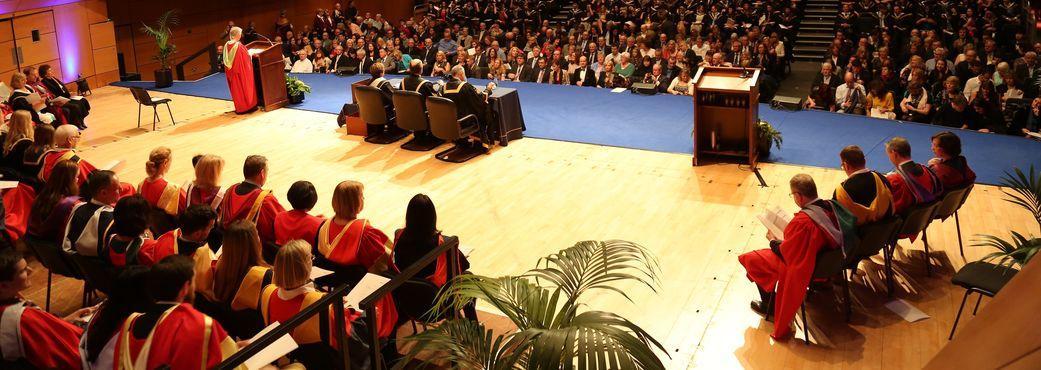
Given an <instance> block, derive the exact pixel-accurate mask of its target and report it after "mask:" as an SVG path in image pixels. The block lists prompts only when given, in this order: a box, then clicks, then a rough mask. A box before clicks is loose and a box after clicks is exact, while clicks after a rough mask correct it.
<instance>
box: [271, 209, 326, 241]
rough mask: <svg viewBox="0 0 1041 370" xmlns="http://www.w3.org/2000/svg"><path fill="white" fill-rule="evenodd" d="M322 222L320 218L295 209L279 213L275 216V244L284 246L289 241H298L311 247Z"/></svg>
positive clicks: (323, 220)
mask: <svg viewBox="0 0 1041 370" xmlns="http://www.w3.org/2000/svg"><path fill="white" fill-rule="evenodd" d="M322 222H325V219H324V218H322V217H317V216H312V215H309V214H307V212H304V211H299V210H295V209H294V210H289V211H286V212H282V213H279V214H278V215H276V216H275V225H274V228H275V244H278V245H286V243H288V242H289V241H290V240H296V239H299V240H303V241H305V242H307V244H311V246H312V247H313V246H314V243H315V238H317V237H318V228H319V227H321V226H322Z"/></svg>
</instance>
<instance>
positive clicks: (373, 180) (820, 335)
mask: <svg viewBox="0 0 1041 370" xmlns="http://www.w3.org/2000/svg"><path fill="white" fill-rule="evenodd" d="M154 94H155V96H156V97H171V98H172V99H173V102H172V103H171V106H172V108H173V114H174V117H175V118H177V120H178V121H177V124H176V125H175V126H172V125H170V123H169V118H168V116H164V115H162V114H160V116H161V117H162V118H163V119H164V122H162V123H161V124H160V125H159V126H160V127H159V130H158V131H155V132H152V131H151V130H150V128H151V121H150V118H148V117H149V116H150V114H151V112H150V111H148V112H146V113H143V114H141V117H142V120H143V121H144V124H143V126H145V127H147V129H138V128H136V125H137V123H136V118H134V113H136V112H137V110H136V108H135V103H134V102H133V99H132V98H131V95H130V93H129V91H128V90H125V89H122V88H117V87H105V88H100V89H96V90H95V94H94V95H93V96H91V97H90V99H91V105H92V106H93V107H94V108H93V110H92V114H91V116H90V117H89V120H88V124H89V125H90V129H89V130H87V131H86V133H85V140H84V145H83V146H84V147H83V148H82V149H83V150H82V156H83V157H84V158H86V159H88V160H90V161H92V162H94V163H98V164H102V163H107V162H109V161H111V160H115V159H125V160H127V162H128V166H126V167H125V168H124V169H123V170H122V172H120V173H119V176H120V177H121V179H122V180H123V181H128V182H131V183H135V184H136V183H137V182H138V181H140V180H141V179H142V178H143V177H144V165H143V163H144V161H145V160H146V158H147V155H148V152H149V151H150V150H151V149H152V148H153V147H155V146H158V145H165V146H168V147H170V148H171V149H173V153H174V163H173V166H172V168H171V171H170V174H169V175H168V178H169V179H170V180H171V181H173V182H178V183H179V182H183V181H185V180H188V179H190V178H191V176H192V172H191V162H190V159H191V157H192V156H193V155H195V154H201V153H212V154H218V155H221V156H223V157H224V158H225V159H226V160H227V166H226V168H225V172H224V179H223V182H224V183H225V184H231V183H234V182H237V181H240V180H241V170H240V168H241V164H242V161H243V159H244V158H245V157H246V156H247V155H249V154H263V155H265V156H267V157H268V159H269V160H270V175H269V178H270V180H269V183H268V184H267V186H266V188H269V189H271V190H273V191H274V194H275V195H276V196H277V197H278V198H279V199H280V200H282V201H283V204H287V203H286V202H285V192H286V190H287V189H288V188H289V185H290V184H291V183H292V182H294V181H297V180H309V181H311V182H313V183H314V184H315V186H316V187H317V189H318V194H319V202H318V206H317V207H316V209H315V212H316V213H323V214H326V215H329V214H331V213H332V212H331V206H330V204H329V202H330V195H331V193H332V189H333V187H334V186H335V184H337V183H338V182H340V181H342V180H347V179H351V180H358V181H361V182H362V183H364V184H365V210H364V211H363V212H362V217H365V218H368V219H369V220H371V221H372V223H373V225H375V226H376V227H378V228H380V229H382V230H383V231H384V232H387V233H391V232H392V231H393V230H394V229H396V228H399V227H401V226H402V224H403V223H404V213H405V206H406V205H407V203H408V201H409V199H410V198H411V197H412V196H413V195H414V194H416V193H425V194H427V195H429V196H430V197H431V198H432V199H433V200H434V202H435V204H436V205H437V208H438V211H439V216H440V217H439V227H440V228H442V229H443V230H444V231H445V233H447V234H454V235H459V236H460V239H461V242H462V244H463V245H468V246H473V247H475V248H476V251H475V252H474V253H473V255H472V257H471V264H472V270H473V271H474V272H475V273H478V274H486V275H503V274H517V273H521V272H523V271H525V270H526V269H528V268H531V267H533V266H534V264H535V262H536V261H537V259H538V258H539V257H541V256H544V255H546V254H548V253H551V252H554V251H557V250H559V249H561V248H564V247H568V246H570V245H572V244H574V243H575V242H577V241H580V240H602V239H625V240H630V241H634V242H637V243H640V244H642V245H644V246H646V247H648V248H649V249H650V250H652V251H653V252H654V254H655V255H656V256H657V257H658V259H659V261H660V265H661V271H662V278H663V279H662V282H661V285H660V287H658V289H657V290H658V292H657V293H655V292H652V291H650V290H648V289H642V288H640V287H638V286H635V285H633V286H624V287H623V288H624V289H625V290H626V291H627V292H629V294H630V297H631V298H632V300H633V302H631V303H630V302H628V301H626V300H625V299H623V298H620V297H617V296H615V295H611V294H607V293H598V294H595V295H591V296H590V297H588V299H586V303H587V304H588V305H589V306H588V307H590V308H591V309H604V310H610V311H613V312H616V313H618V314H621V315H623V316H625V317H627V318H629V319H631V320H632V321H634V322H636V323H637V324H639V325H641V326H643V327H644V328H645V329H647V330H648V331H649V332H650V333H651V334H653V335H654V336H655V337H656V338H658V339H659V340H660V341H662V343H663V345H665V347H666V348H667V350H668V358H667V359H666V361H667V363H668V365H669V368H670V369H685V368H696V369H721V368H741V367H744V368H756V369H777V368H785V369H881V368H883V367H884V368H887V369H902V368H920V367H921V366H923V365H924V364H925V363H926V362H927V361H928V360H929V359H930V358H931V357H932V356H933V355H934V354H935V353H936V352H937V351H938V350H939V348H940V347H941V346H943V345H944V343H946V338H947V331H948V330H949V328H950V325H951V323H952V322H953V316H954V313H955V312H956V310H957V305H958V304H959V303H960V299H961V295H962V292H963V291H962V290H960V289H956V288H953V287H952V286H951V284H950V277H951V274H952V273H953V271H954V270H955V269H957V268H959V267H961V266H963V265H964V264H965V261H964V260H962V258H961V257H960V256H959V254H958V251H957V238H956V236H955V232H954V230H955V227H954V222H953V220H948V221H947V222H944V223H942V224H941V223H934V224H933V227H931V228H930V229H929V240H930V246H931V249H932V250H933V253H932V255H931V256H930V257H931V259H932V261H933V263H934V264H935V265H936V267H935V268H934V274H933V276H932V277H927V276H926V275H925V271H924V260H923V253H922V243H921V241H918V242H916V243H914V244H913V245H912V244H908V243H907V242H906V241H903V242H901V248H900V250H899V251H898V253H897V263H896V267H897V271H898V276H899V279H900V282H901V284H900V292H899V293H898V294H897V297H898V298H902V299H905V300H908V301H909V302H911V303H912V304H914V305H915V306H916V307H918V308H919V309H921V310H922V311H924V312H925V313H926V314H928V315H930V316H931V318H930V319H928V320H925V321H921V322H917V323H908V322H905V321H903V320H902V319H900V318H899V317H897V316H896V315H895V314H893V313H891V312H889V311H888V310H887V309H885V308H884V307H883V306H882V305H883V304H884V303H885V302H886V301H887V299H886V295H885V293H884V289H885V288H884V283H883V280H882V279H881V277H880V276H881V268H880V262H881V260H880V259H879V260H877V261H870V262H865V263H864V264H863V265H862V266H861V269H860V271H858V275H857V277H856V278H855V279H854V281H853V294H854V302H855V305H854V315H853V320H852V323H850V324H846V323H845V322H844V320H843V317H842V314H841V307H842V306H841V304H840V303H839V301H837V300H836V298H835V294H836V293H837V294H839V295H841V290H835V291H827V292H821V293H818V294H815V295H814V296H813V297H812V299H811V301H810V304H809V312H808V313H809V316H810V328H811V337H812V338H813V339H814V342H815V344H814V345H811V346H805V345H803V342H802V340H801V331H800V332H799V333H800V336H799V338H800V339H797V340H792V341H788V342H786V343H775V342H773V341H772V340H770V338H769V333H770V331H771V330H772V324H770V323H766V322H763V321H762V320H760V318H759V316H757V315H755V314H754V313H752V311H750V310H749V308H748V302H749V300H751V299H753V298H754V297H755V296H757V293H756V292H755V288H754V287H753V285H752V284H751V283H749V282H748V280H747V279H746V278H745V276H744V271H743V269H742V268H741V266H740V265H739V264H738V263H737V256H738V255H739V254H741V253H743V252H745V251H749V250H752V249H757V248H764V247H766V241H765V238H764V236H765V228H763V227H762V226H761V225H760V224H759V223H758V221H756V220H755V218H754V215H756V214H758V213H759V212H761V210H762V209H764V208H766V207H769V206H774V205H777V206H780V207H782V208H783V209H786V210H794V209H795V206H794V205H793V204H792V202H791V198H790V197H789V195H788V193H789V191H788V189H787V180H788V179H789V178H790V177H791V176H792V175H794V174H796V173H801V172H804V173H808V174H811V175H812V176H813V177H814V178H815V179H816V181H817V184H818V187H819V189H820V191H821V193H830V191H831V189H833V188H834V186H835V185H836V184H838V183H839V182H840V181H841V180H842V179H843V178H844V177H845V176H844V174H842V173H841V171H839V170H837V169H828V168H816V167H801V166H792V165H780V164H763V165H762V166H761V167H762V168H761V172H762V174H763V176H764V178H765V179H766V181H767V183H768V184H769V186H768V187H765V188H762V187H759V186H758V182H757V180H756V178H755V176H754V174H753V173H751V172H749V171H747V170H745V169H742V168H739V166H736V165H733V164H710V165H705V166H701V167H696V168H695V167H691V166H690V157H689V156H687V155H680V154H669V153H658V152H650V151H641V150H631V149H622V148H613V147H603V146H596V145H586V144H577V143H566V142H558V141H550V140H539V139H530V138H528V139H522V140H519V141H516V142H513V143H510V145H509V146H508V147H506V148H498V149H496V150H494V151H493V152H492V153H491V155H487V156H481V157H478V158H476V159H474V160H471V161H470V162H467V163H465V164H450V163H444V162H441V161H438V160H436V159H434V158H433V156H432V153H430V152H427V153H417V152H409V151H405V150H402V149H400V148H398V146H397V145H387V146H378V145H372V144H368V143H365V142H363V141H362V140H361V138H359V137H356V136H347V135H346V134H345V133H344V131H343V130H342V129H339V128H338V127H337V126H336V123H335V116H334V115H330V114H322V113H315V112H306V111H299V110H293V109H280V110H276V111H273V112H256V113H252V114H249V115H244V116H237V115H234V114H232V113H228V112H229V111H231V109H232V107H231V103H230V102H227V101H221V100H214V99H206V98H196V97H189V96H180V95H167V94H162V93H154ZM161 113H162V112H161ZM912 144H913V145H915V150H927V146H926V145H927V143H912ZM822 155H837V153H822ZM969 155H970V158H971V153H969ZM961 216H962V217H961V221H962V223H961V225H962V235H963V236H964V241H965V245H966V247H965V253H966V256H967V257H968V259H969V260H970V261H971V260H976V259H979V258H980V257H982V256H983V255H985V254H986V253H988V252H989V251H987V250H985V249H983V248H979V247H972V246H971V244H972V242H971V239H972V236H973V235H974V234H978V233H1006V230H1008V229H1014V230H1020V231H1031V230H1033V228H1034V227H1036V225H1032V223H1033V220H1032V218H1031V217H1030V215H1029V214H1027V213H1025V212H1023V211H1020V210H1019V209H1018V208H1016V207H1014V206H1012V205H1010V204H1008V203H1006V202H1004V201H1003V200H1002V193H1001V190H1000V189H999V188H996V187H992V186H977V187H976V189H975V190H974V192H973V194H972V196H971V197H970V198H969V200H968V203H967V204H966V205H965V208H964V209H963V211H962V213H961ZM34 266H36V267H37V273H35V274H34V275H33V283H34V288H33V289H32V290H30V291H29V292H28V294H27V296H28V297H30V298H32V299H34V300H36V301H37V302H40V303H42V301H43V296H44V291H45V290H44V287H45V285H46V272H45V271H43V270H42V268H40V267H39V265H38V264H34ZM54 290H55V292H56V293H55V296H54V298H53V300H54V302H53V303H52V304H53V306H54V308H55V311H57V312H59V313H64V312H69V311H71V310H72V309H74V308H76V307H78V306H79V304H80V297H81V284H79V283H77V282H75V281H71V280H70V279H65V278H57V279H56V281H55V288H54ZM984 304H986V302H984ZM482 309H485V310H489V308H487V307H482Z"/></svg>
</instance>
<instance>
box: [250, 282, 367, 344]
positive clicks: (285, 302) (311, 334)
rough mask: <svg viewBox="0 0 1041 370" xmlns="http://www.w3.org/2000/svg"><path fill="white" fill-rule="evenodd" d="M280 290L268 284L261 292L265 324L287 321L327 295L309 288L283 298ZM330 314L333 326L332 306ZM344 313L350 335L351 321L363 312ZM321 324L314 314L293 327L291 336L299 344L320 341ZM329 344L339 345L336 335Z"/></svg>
mask: <svg viewBox="0 0 1041 370" xmlns="http://www.w3.org/2000/svg"><path fill="white" fill-rule="evenodd" d="M278 290H279V288H278V287H277V286H275V285H268V286H266V287H264V289H263V291H262V292H261V295H260V315H261V316H263V317H264V324H265V325H271V324H272V323H275V322H278V323H283V322H286V321H288V320H289V319H291V318H292V317H293V316H296V314H297V313H300V311H302V310H303V309H305V308H307V307H308V306H310V305H311V304H313V303H314V302H316V301H318V300H319V299H322V297H324V296H325V293H322V292H318V291H314V290H308V291H306V292H300V293H299V294H297V295H295V296H293V297H292V298H289V299H283V298H282V297H280V296H279V295H278ZM329 315H330V316H329V317H330V319H329V325H330V326H331V325H333V323H334V322H335V320H333V319H332V307H330V308H329ZM344 315H345V316H346V320H344V322H345V323H346V324H347V327H346V331H345V333H346V334H347V335H348V336H350V335H351V322H353V321H354V320H356V319H358V318H359V317H361V314H360V313H358V312H356V311H354V310H352V309H348V310H344ZM319 325H321V320H320V319H319V317H318V316H317V315H316V316H312V317H311V318H310V319H308V320H307V321H306V322H304V323H303V324H302V325H300V326H298V327H296V329H293V331H292V332H290V336H292V337H293V340H295V341H296V342H297V343H299V344H312V343H319V342H321V341H322V337H321V328H320V327H319ZM335 332H336V331H334V330H329V333H335ZM328 344H329V345H330V346H332V347H336V346H338V342H337V338H336V336H335V335H329V343H328Z"/></svg>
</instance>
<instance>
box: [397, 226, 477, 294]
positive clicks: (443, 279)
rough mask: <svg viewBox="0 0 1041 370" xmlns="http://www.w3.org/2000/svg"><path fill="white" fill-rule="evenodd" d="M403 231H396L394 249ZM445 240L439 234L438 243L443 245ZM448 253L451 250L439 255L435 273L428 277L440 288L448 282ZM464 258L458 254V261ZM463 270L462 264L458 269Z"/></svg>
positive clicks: (428, 279)
mask: <svg viewBox="0 0 1041 370" xmlns="http://www.w3.org/2000/svg"><path fill="white" fill-rule="evenodd" d="M401 232H402V230H398V231H396V232H394V248H392V249H394V250H397V245H398V240H400V239H401ZM444 242H445V238H444V237H442V236H441V235H438V236H437V245H441V244H442V243H444ZM448 253H451V251H448V252H445V253H442V254H441V255H440V256H437V261H436V262H435V264H434V273H433V274H431V275H430V276H427V277H426V280H427V281H429V282H430V283H431V284H434V285H435V286H437V287H438V288H441V287H444V286H445V284H446V283H448ZM395 258H401V255H400V254H398V255H397V256H396V257H395ZM462 258H463V257H462V256H457V258H456V261H460V260H462ZM462 270H463V268H462V265H460V266H459V270H458V271H462Z"/></svg>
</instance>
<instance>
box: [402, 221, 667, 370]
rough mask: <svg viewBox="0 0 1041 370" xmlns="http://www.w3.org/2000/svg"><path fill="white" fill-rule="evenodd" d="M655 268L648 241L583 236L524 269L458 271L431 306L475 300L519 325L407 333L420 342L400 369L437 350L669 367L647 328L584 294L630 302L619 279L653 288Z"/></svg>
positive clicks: (497, 364) (509, 365) (448, 355)
mask: <svg viewBox="0 0 1041 370" xmlns="http://www.w3.org/2000/svg"><path fill="white" fill-rule="evenodd" d="M658 275H659V269H658V265H657V262H656V261H655V259H654V258H653V257H652V256H650V254H649V252H648V251H647V250H646V249H644V247H642V246H640V245H637V244H634V243H631V242H627V241H621V240H610V241H584V242H579V243H577V244H575V245H574V246H572V247H570V248H567V249H563V250H561V251H559V252H557V253H554V254H551V255H549V256H546V257H544V258H542V259H540V260H539V263H538V264H537V265H536V267H535V268H534V269H531V270H528V271H527V272H526V273H524V274H522V275H519V276H502V277H488V276H481V275H471V274H464V275H460V276H458V277H456V278H455V279H454V280H452V282H451V283H450V284H448V285H446V287H445V288H444V289H443V290H442V291H441V293H440V295H439V296H438V301H437V304H436V305H435V308H434V310H433V312H444V311H442V310H445V309H454V310H459V309H461V308H462V306H463V305H464V304H466V302H470V301H471V300H474V299H476V300H480V301H483V302H485V303H487V304H489V305H491V306H492V307H494V308H495V309H497V310H498V311H499V312H502V314H503V315H505V316H506V317H508V318H509V319H510V320H511V321H512V322H513V323H514V324H515V325H516V326H517V330H516V331H513V332H510V333H505V334H496V333H494V332H493V331H492V330H491V329H489V328H487V327H485V325H484V324H483V323H480V322H472V321H469V320H466V319H454V320H448V321H445V322H442V323H441V324H439V325H438V326H436V327H434V328H431V329H430V330H426V331H423V332H421V333H419V334H416V335H414V336H412V337H409V338H407V339H406V340H407V341H411V342H414V343H415V346H413V347H412V349H411V350H410V351H409V353H408V355H407V356H406V358H405V361H401V362H399V363H398V364H397V366H396V368H397V369H402V368H405V367H406V366H408V364H409V362H410V361H411V360H413V359H415V358H416V355H417V354H419V353H420V352H427V351H435V352H436V353H437V359H436V361H449V362H451V363H453V364H454V365H455V368H462V369H504V370H505V369H566V368H572V367H575V366H577V368H579V369H608V368H611V369H664V368H665V366H664V364H663V363H662V361H661V358H660V357H659V356H658V354H659V352H660V353H661V354H665V349H664V347H662V345H661V344H660V343H659V342H658V341H657V340H655V339H654V338H653V337H652V336H651V335H650V334H649V333H647V332H646V331H645V330H643V329H642V328H640V327H639V326H637V325H636V324H634V323H632V322H631V321H629V320H627V319H625V318H624V317H621V316H619V315H616V314H614V313H610V312H605V311H597V310H592V309H590V308H589V306H588V303H587V302H586V301H585V300H583V298H585V295H586V293H591V292H604V293H612V294H620V295H621V296H622V297H624V298H626V299H629V300H630V301H632V300H631V299H630V298H629V296H628V294H627V290H625V289H623V288H620V287H618V286H617V284H618V283H622V282H635V283H636V284H637V285H643V286H646V287H648V288H650V289H651V290H655V287H656V286H658V284H659V281H658ZM656 350H657V351H656ZM603 359H609V360H607V361H606V362H605V361H602V360H603Z"/></svg>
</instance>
